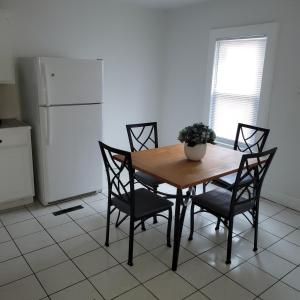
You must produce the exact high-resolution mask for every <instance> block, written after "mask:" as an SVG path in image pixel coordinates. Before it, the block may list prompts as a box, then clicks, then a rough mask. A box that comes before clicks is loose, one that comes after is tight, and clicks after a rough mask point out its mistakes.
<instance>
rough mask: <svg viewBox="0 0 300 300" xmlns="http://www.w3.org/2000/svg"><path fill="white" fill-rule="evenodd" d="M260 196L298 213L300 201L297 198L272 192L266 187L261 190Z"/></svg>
mask: <svg viewBox="0 0 300 300" xmlns="http://www.w3.org/2000/svg"><path fill="white" fill-rule="evenodd" d="M261 196H262V197H264V198H266V199H269V200H271V201H274V202H277V203H279V204H282V205H284V206H287V207H289V208H292V209H295V210H298V211H300V199H298V198H295V197H292V196H289V195H286V194H282V193H279V192H274V191H272V190H271V189H269V188H268V187H265V188H264V189H263V190H262V193H261Z"/></svg>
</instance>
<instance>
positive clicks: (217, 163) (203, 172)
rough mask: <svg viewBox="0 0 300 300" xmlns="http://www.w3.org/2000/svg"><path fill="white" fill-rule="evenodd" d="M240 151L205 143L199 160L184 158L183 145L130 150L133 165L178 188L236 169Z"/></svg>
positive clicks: (209, 179) (229, 172) (208, 179)
mask: <svg viewBox="0 0 300 300" xmlns="http://www.w3.org/2000/svg"><path fill="white" fill-rule="evenodd" d="M242 155H243V153H241V152H239V151H234V150H231V149H228V148H224V147H221V146H217V145H212V144H207V150H206V154H205V156H204V158H203V159H202V160H201V161H200V162H194V161H190V160H187V159H186V157H185V154H184V146H183V144H176V145H171V146H166V147H160V148H155V149H151V150H144V151H138V152H133V153H132V164H133V167H134V168H135V169H137V170H139V171H143V172H145V173H148V174H150V175H152V176H155V177H157V178H159V179H160V180H162V181H163V182H166V183H169V184H171V185H173V186H175V187H177V188H181V189H184V188H188V187H191V186H195V185H197V184H200V183H204V182H208V181H211V180H213V179H216V178H219V177H221V176H224V175H228V174H231V173H234V172H236V171H237V170H238V168H239V165H240V161H241V157H242Z"/></svg>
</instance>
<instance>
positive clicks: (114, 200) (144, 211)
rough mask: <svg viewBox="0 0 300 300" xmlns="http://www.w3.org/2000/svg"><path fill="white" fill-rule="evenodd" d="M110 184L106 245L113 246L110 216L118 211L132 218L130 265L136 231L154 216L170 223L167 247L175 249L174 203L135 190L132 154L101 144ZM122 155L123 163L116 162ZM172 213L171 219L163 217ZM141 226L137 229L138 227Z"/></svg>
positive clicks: (153, 194)
mask: <svg viewBox="0 0 300 300" xmlns="http://www.w3.org/2000/svg"><path fill="white" fill-rule="evenodd" d="M99 145H100V149H101V153H102V157H103V161H104V165H105V170H106V175H107V183H108V203H107V219H106V221H107V223H106V239H105V245H106V246H107V247H108V246H109V229H110V215H111V214H112V213H113V212H114V211H115V210H116V209H118V210H119V211H121V212H123V213H124V214H125V217H124V218H127V217H129V254H128V265H130V266H132V265H133V242H134V231H135V229H137V228H138V227H139V226H140V225H142V223H143V222H144V221H146V220H147V219H148V218H152V217H153V216H156V215H158V216H161V217H164V218H166V219H167V220H168V227H167V246H168V247H171V236H170V235H171V225H172V206H173V203H172V202H171V201H169V200H167V199H165V198H163V197H161V196H159V195H157V194H155V193H153V192H151V191H149V190H148V189H146V188H139V189H135V188H134V169H133V167H132V160H131V153H130V152H127V151H122V150H119V149H116V148H112V147H110V146H108V145H105V144H104V143H102V142H99ZM115 155H119V156H120V158H121V161H119V160H116V157H115ZM165 211H168V217H166V216H165V215H163V214H161V213H162V212H165ZM136 222H138V223H137V224H136V225H135V223H136Z"/></svg>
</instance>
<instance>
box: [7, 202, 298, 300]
mask: <svg viewBox="0 0 300 300" xmlns="http://www.w3.org/2000/svg"><path fill="white" fill-rule="evenodd" d="M104 199H105V198H102V200H104ZM96 201H97V200H96ZM86 204H87V205H88V206H89V204H88V203H86ZM89 207H90V206H89ZM91 208H92V209H94V208H93V207H91ZM283 210H284V209H283ZM30 213H31V212H30ZM97 213H100V214H101V215H102V216H103V214H102V213H101V212H98V211H97ZM278 213H280V212H278ZM31 214H32V213H31ZM84 217H88V216H84ZM84 217H82V218H84ZM33 218H35V219H37V218H36V217H35V216H33ZM268 218H271V217H268ZM71 219H72V221H73V222H75V223H76V224H77V225H78V226H79V227H80V228H82V227H81V226H80V224H78V223H77V222H76V220H78V219H73V218H72V217H71ZM79 219H81V218H79ZM37 221H38V220H37ZM21 222H23V221H21ZM38 222H39V221H38ZM70 222H71V221H70ZM279 222H281V221H279ZM39 223H40V222H39ZM213 223H214V222H212V223H211V224H213ZM282 223H284V222H282ZM211 224H207V225H206V226H209V225H211ZM41 225H42V224H41ZM149 225H150V228H153V229H155V230H156V231H158V232H160V233H162V232H161V231H159V230H158V229H157V228H155V227H154V226H153V227H152V226H151V224H149ZM162 225H163V224H162ZM58 226H60V225H58ZM160 226H161V225H160ZM206 226H203V227H201V228H204V227H206ZM42 227H44V226H43V225H42ZM55 227H56V226H55ZM102 228H103V227H102ZM82 229H83V231H84V232H85V233H86V234H88V235H89V236H90V234H89V232H87V231H86V230H85V229H84V228H82ZM96 230H97V229H96ZM120 230H121V231H122V232H123V230H122V229H120ZM295 230H296V229H295ZM295 230H294V231H295ZM45 231H46V232H47V233H48V231H47V228H45ZM294 231H293V232H294ZM241 233H242V232H241ZM241 233H240V234H241ZM33 234H34V233H33ZM48 234H49V233H48ZM198 234H200V235H201V233H198ZM289 234H290V233H289ZM287 235H288V234H287ZM50 236H51V235H50ZM78 236H80V235H78ZM201 236H203V235H201ZM237 236H239V234H238V235H237ZM75 237H76V236H75ZM75 237H72V238H75ZM90 237H91V238H92V239H93V240H95V239H94V238H93V237H92V236H90ZM203 237H205V236H203ZM125 238H128V236H127V237H124V239H125ZM205 238H207V237H205ZM240 238H242V237H240ZM70 239H71V238H70ZM282 239H283V238H281V239H280V240H282ZM12 240H13V241H14V239H12ZM67 240H68V239H67ZM120 240H122V239H120ZM120 240H118V241H120ZM280 240H279V241H280ZM64 241H65V240H64ZM95 241H96V240H95ZM118 241H115V242H118ZM247 241H248V240H247ZM54 242H55V244H57V245H58V246H59V247H60V245H59V244H58V242H56V241H54ZM212 242H214V241H212ZM248 242H249V241H248ZM277 242H278V241H277ZM277 242H275V243H277ZM96 243H97V244H98V245H100V244H99V243H98V242H97V241H96ZM113 243H114V242H113ZM136 243H138V242H136ZM214 243H215V242H214ZM221 243H223V242H221ZM221 243H219V244H218V243H215V246H214V247H217V246H219V245H220V244H221ZM275 243H274V244H275ZM138 244H139V243H138ZM292 244H293V243H292ZM139 245H140V244H139ZM272 245H273V244H272ZM49 246H50V245H49ZM140 246H141V247H143V246H142V245H140ZM161 246H162V245H160V246H158V247H156V248H154V249H151V250H147V249H146V248H144V247H143V248H144V249H145V250H146V252H148V253H150V255H152V256H153V257H155V258H156V259H157V257H156V256H154V255H153V254H152V253H151V251H153V250H155V249H157V248H159V247H161ZM270 246H271V245H270ZM270 246H269V247H270ZM46 247H47V246H46ZM101 247H102V246H101V245H100V248H101ZM182 247H183V246H182ZM214 247H213V248H214ZM60 248H61V247H60ZM102 248H103V249H105V248H104V247H102ZM183 248H184V247H183ZM261 248H262V247H261ZM184 249H186V248H184ZM210 249H212V248H210ZM210 249H208V250H206V251H209V250H210ZM266 249H267V248H263V251H264V250H266ZM62 250H63V249H62ZM94 250H95V249H94ZM94 250H92V251H94ZM186 250H187V251H188V252H190V251H189V250H188V249H186ZM34 251H36V250H34ZM206 251H204V252H206ZM20 252H21V251H20ZM63 252H65V251H64V250H63ZM106 252H108V251H106ZM204 252H202V253H204ZM86 253H88V252H86ZM86 253H84V254H86ZM202 253H200V254H202ZM84 254H82V255H84ZM108 254H109V255H111V256H112V257H113V255H112V254H111V253H109V252H108ZM143 254H145V253H143ZM200 254H199V255H200ZM21 255H22V253H21ZM141 255H142V254H141ZM192 255H193V258H195V257H198V255H195V254H193V253H192ZM275 255H276V254H275ZM22 256H23V255H22ZM79 256H80V255H79ZM67 257H69V256H68V255H67ZM76 257H78V256H76ZM193 258H191V259H193ZM198 258H199V257H198ZM199 259H200V258H199ZM250 259H251V258H249V259H248V260H250ZM69 260H71V261H72V262H73V259H72V258H69ZM158 260H159V259H158ZM248 260H246V261H247V262H248ZM116 261H117V262H118V265H121V266H122V262H119V261H118V260H116ZM159 261H160V260H159ZM187 261H188V260H187ZM201 261H202V260H201ZM246 261H245V262H246ZM26 262H27V261H26ZM160 262H161V263H163V264H164V265H166V264H165V263H164V262H163V261H160ZM185 262H186V261H185ZM204 262H205V261H204ZM245 262H243V263H245ZM123 263H124V262H123ZM208 265H209V264H208ZM166 266H167V267H168V268H169V266H168V265H166ZM209 266H210V267H212V266H211V265H209ZM122 267H123V268H124V266H122ZM124 269H125V270H127V269H126V268H124ZM293 270H294V269H293ZM104 271H105V270H104ZM104 271H103V272H104ZM167 271H168V270H167ZM167 271H166V272H167ZM217 271H219V270H217ZM33 273H34V272H33ZM100 273H102V272H100ZM163 273H164V272H163ZM163 273H160V274H158V275H157V276H159V275H161V274H163ZM220 273H221V276H220V277H222V276H223V275H224V274H223V273H222V272H220ZM34 274H35V273H34ZM97 274H99V273H97ZM129 274H130V275H132V276H133V277H135V276H134V275H133V274H131V273H130V272H129ZM176 274H177V273H176ZM83 275H84V274H83ZM95 275H96V274H95ZM95 275H93V276H95ZM177 275H179V274H177ZM29 276H31V275H29ZM179 276H180V275H179ZM225 276H226V275H225ZM285 276H286V275H285ZM180 277H181V276H180ZM220 277H218V278H220ZM153 278H155V277H153ZM153 278H151V279H149V280H152V279H153ZM218 278H216V279H214V280H217V279H218ZM87 279H88V278H87ZM183 279H184V278H183ZM18 280H19V279H18ZM149 280H148V281H149ZM184 280H185V279H184ZM214 280H213V281H214ZM231 280H232V279H231ZM138 281H139V280H138ZM185 281H187V280H185ZM213 281H212V282H213ZM146 282H147V281H146ZM187 282H188V281H187ZM10 283H11V282H10ZM188 283H189V284H191V283H190V282H188ZM209 284H210V283H209ZM74 285H76V283H75V284H74ZM141 285H143V286H144V284H143V283H141ZM192 286H193V285H192ZM134 288H136V287H134ZM202 288H203V287H202ZM202 288H201V289H202ZM201 289H199V290H198V289H196V290H198V291H200V290H201ZM96 290H97V289H96ZM126 292H128V291H126ZM126 292H125V293H126ZM150 292H151V291H150ZM196 292H197V291H196ZM196 292H195V293H196ZM193 293H194V292H193ZM47 295H48V294H47ZM119 296H120V295H118V296H117V297H119ZM187 297H188V296H187Z"/></svg>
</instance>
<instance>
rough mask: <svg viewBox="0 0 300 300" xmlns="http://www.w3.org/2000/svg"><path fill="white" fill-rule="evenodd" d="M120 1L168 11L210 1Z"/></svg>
mask: <svg viewBox="0 0 300 300" xmlns="http://www.w3.org/2000/svg"><path fill="white" fill-rule="evenodd" d="M119 1H122V2H128V3H133V4H140V5H143V6H146V7H152V8H164V9H168V8H174V7H179V6H184V5H187V4H192V3H201V2H206V1H208V0H119Z"/></svg>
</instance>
